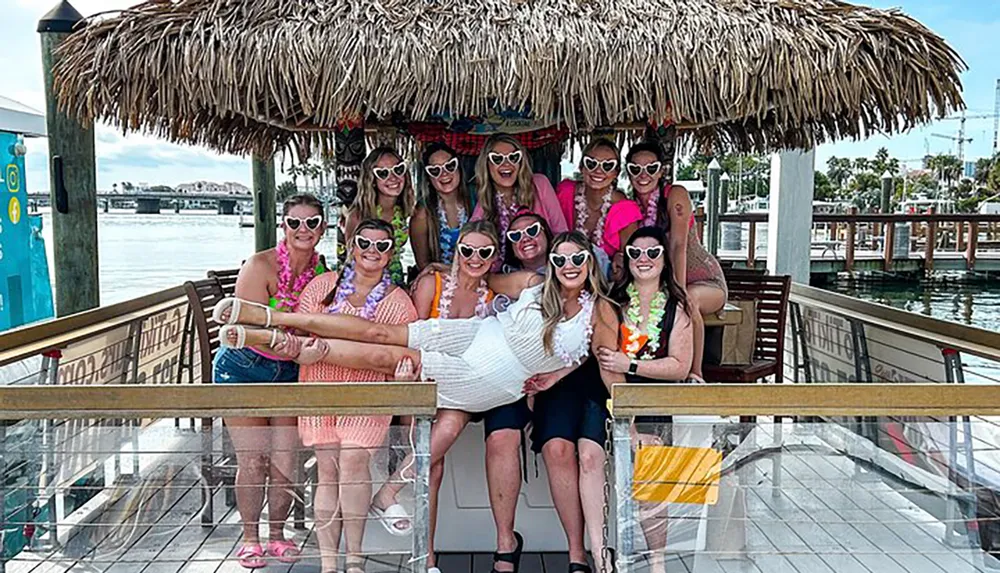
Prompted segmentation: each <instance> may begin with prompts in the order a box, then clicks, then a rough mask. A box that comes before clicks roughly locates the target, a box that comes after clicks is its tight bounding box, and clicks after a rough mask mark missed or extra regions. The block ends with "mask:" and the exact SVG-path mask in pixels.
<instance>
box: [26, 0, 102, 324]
mask: <svg viewBox="0 0 1000 573" xmlns="http://www.w3.org/2000/svg"><path fill="white" fill-rule="evenodd" d="M82 20H83V16H81V15H80V13H79V12H77V11H76V9H75V8H73V6H71V5H70V4H69V2H66V1H62V2H60V3H59V4H58V5H56V7H55V8H53V9H52V10H51V11H50V12H49V13H48V14H46V15H45V16H43V17H42V19H41V20H39V22H38V28H37V31H38V33H39V35H40V36H41V45H42V75H43V77H44V80H45V123H46V126H47V128H48V143H49V189H50V194H51V204H52V205H53V206H54V208H53V209H52V243H53V247H52V250H53V253H54V258H55V261H54V263H55V264H54V265H53V267H54V269H55V280H56V284H55V299H56V315H57V316H59V317H63V316H67V315H70V314H75V313H78V312H82V311H85V310H89V309H91V308H95V307H97V306H100V303H101V300H100V284H99V281H98V276H99V274H98V273H99V271H98V264H97V175H96V173H97V172H96V169H95V160H94V124H93V122H86V123H80V122H77V121H76V120H75V119H72V118H70V117H69V116H67V115H66V114H65V113H63V112H62V111H61V110H60V109H59V105H58V102H57V101H56V86H55V85H54V80H53V76H52V70H53V68H54V67H55V65H56V63H57V62H58V60H59V58H58V57H57V56H56V55H55V51H56V49H57V48H58V47H59V45H60V44H62V42H63V40H65V39H66V37H67V36H68V35H69V33H70V32H72V31H73V30H74V28H75V27H76V26H77V25H78V24H79V23H80V22H81V21H82Z"/></svg>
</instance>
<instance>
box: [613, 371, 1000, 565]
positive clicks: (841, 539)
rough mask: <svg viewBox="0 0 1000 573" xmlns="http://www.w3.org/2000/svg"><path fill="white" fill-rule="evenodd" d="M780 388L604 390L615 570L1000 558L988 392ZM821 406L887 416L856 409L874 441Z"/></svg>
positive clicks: (999, 478) (845, 413)
mask: <svg viewBox="0 0 1000 573" xmlns="http://www.w3.org/2000/svg"><path fill="white" fill-rule="evenodd" d="M861 388H872V389H873V390H874V395H872V396H868V397H866V396H864V395H863V390H861ZM965 388H966V389H970V390H973V391H975V390H977V389H976V388H969V387H965ZM786 389H788V387H787V386H786V387H784V388H774V387H771V388H761V387H756V388H754V387H750V388H747V387H742V388H741V387H738V386H725V387H711V386H702V387H700V388H690V387H689V388H683V389H680V390H681V392H680V393H678V392H675V391H674V390H675V389H671V388H665V389H664V391H663V392H661V393H657V392H659V390H657V389H655V388H649V389H648V390H647V389H642V390H639V391H636V390H635V389H629V395H625V394H623V393H622V392H621V391H619V388H616V394H615V404H616V406H615V422H614V426H615V429H614V451H613V455H614V476H615V480H616V481H615V485H616V488H615V490H616V494H617V495H616V500H615V503H614V504H613V506H612V508H611V512H612V513H613V514H614V517H613V519H614V524H615V529H616V532H617V540H616V542H615V543H614V544H613V545H616V546H617V548H618V555H617V564H618V566H619V571H623V572H630V571H631V572H636V571H643V572H645V571H649V572H653V573H663V572H665V571H698V572H701V571H706V572H730V571H749V572H754V573H756V572H761V573H765V572H771V571H794V572H799V573H801V572H803V571H810V573H812V572H813V571H815V572H828V571H830V572H840V571H858V572H881V571H897V572H942V573H944V572H948V573H951V572H957V571H968V572H981V571H990V570H996V569H997V568H1000V559H998V558H1000V523H998V522H1000V496H998V493H1000V472H998V471H997V468H998V462H1000V454H998V452H1000V448H998V445H1000V432H998V427H1000V426H998V421H1000V418H997V417H996V415H997V414H998V413H1000V412H997V411H996V408H995V407H993V406H992V405H989V404H986V403H984V404H982V405H981V406H980V407H979V408H977V407H975V405H976V404H975V403H976V402H977V401H983V400H991V401H992V402H990V403H991V404H996V403H997V402H996V400H997V399H998V398H1000V392H992V394H991V393H990V392H991V391H993V390H995V389H994V388H987V389H986V390H988V391H987V392H985V393H981V392H980V393H976V392H973V393H969V392H964V391H963V392H955V390H956V389H955V388H954V387H953V388H948V387H943V386H939V385H933V386H932V385H921V386H916V385H892V386H888V387H887V386H886V385H870V386H868V385H866V386H861V385H857V386H840V385H838V386H833V385H829V386H826V387H820V388H816V387H814V388H812V389H810V388H805V389H803V388H791V391H792V392H791V393H789V392H786V391H785V390H786ZM813 389H815V390H818V391H817V392H807V393H803V392H797V393H796V391H799V390H813ZM949 391H950V395H949ZM644 392H645V393H644ZM696 392H702V394H701V395H700V397H699V396H696V394H695V393H696ZM727 394H728V397H727V396H726V395H727ZM838 395H839V398H838ZM894 397H895V399H894ZM619 403H621V404H622V406H621V407H618V404H619ZM668 404H669V405H668ZM713 408H714V409H715V410H716V411H718V412H720V414H723V415H709V414H710V412H711V411H712V410H713ZM921 408H923V409H925V410H926V411H927V413H928V414H932V415H923V416H916V415H915V414H917V413H919V410H920V409H921ZM948 409H951V410H953V411H954V412H955V414H956V416H947V415H941V413H942V412H943V411H946V410H948ZM796 410H798V411H801V412H803V415H799V416H796V415H794V411H796ZM824 410H826V411H828V412H829V413H830V414H837V415H840V417H843V418H848V417H851V416H853V415H855V414H862V413H866V412H867V413H872V414H883V413H885V414H890V413H891V414H895V415H893V416H865V419H866V420H871V424H872V425H873V428H874V430H875V432H876V433H877V434H879V435H881V436H882V439H878V440H873V439H871V438H870V437H869V436H867V435H865V434H864V433H860V432H858V431H857V428H855V427H852V426H850V425H846V424H844V423H842V422H841V421H840V420H837V419H831V418H830V417H828V416H825V415H822V414H823V413H824V412H823V411H824ZM893 410H896V411H895V412H893ZM768 411H771V412H772V413H775V414H778V413H780V414H782V416H780V417H774V416H763V415H761V416H759V417H756V418H754V417H749V415H750V414H752V413H761V414H764V413H767V412H768ZM977 411H980V412H981V413H982V414H983V415H981V416H973V415H971V414H974V413H976V412H977ZM677 412H679V413H677ZM632 413H634V414H642V415H641V416H640V417H637V418H633V417H632V416H630V415H623V414H632ZM675 413H676V414H675ZM739 414H746V416H743V417H742V418H741V416H740V415H739ZM966 414H970V415H966Z"/></svg>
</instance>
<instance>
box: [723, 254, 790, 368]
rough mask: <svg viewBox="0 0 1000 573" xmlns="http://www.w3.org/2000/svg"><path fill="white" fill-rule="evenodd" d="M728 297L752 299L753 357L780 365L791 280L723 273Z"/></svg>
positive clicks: (783, 348) (782, 277) (782, 355)
mask: <svg viewBox="0 0 1000 573" xmlns="http://www.w3.org/2000/svg"><path fill="white" fill-rule="evenodd" d="M726 283H727V284H728V286H729V299H730V300H753V301H756V305H757V333H756V337H755V338H756V343H755V345H754V356H753V357H754V359H755V360H775V361H777V363H778V366H779V370H778V371H779V372H780V371H781V370H780V367H781V365H782V362H783V357H784V354H785V322H786V319H787V317H788V294H789V291H790V290H791V284H792V279H791V277H789V276H788V275H783V276H775V275H764V274H757V273H750V272H741V271H730V272H727V273H726Z"/></svg>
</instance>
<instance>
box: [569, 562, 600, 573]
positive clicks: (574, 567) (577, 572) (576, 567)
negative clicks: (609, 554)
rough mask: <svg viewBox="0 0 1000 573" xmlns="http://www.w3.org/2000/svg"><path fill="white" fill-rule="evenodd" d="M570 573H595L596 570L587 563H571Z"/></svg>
mask: <svg viewBox="0 0 1000 573" xmlns="http://www.w3.org/2000/svg"><path fill="white" fill-rule="evenodd" d="M569 573H594V570H593V569H591V568H590V565H587V564H586V563H570V564H569Z"/></svg>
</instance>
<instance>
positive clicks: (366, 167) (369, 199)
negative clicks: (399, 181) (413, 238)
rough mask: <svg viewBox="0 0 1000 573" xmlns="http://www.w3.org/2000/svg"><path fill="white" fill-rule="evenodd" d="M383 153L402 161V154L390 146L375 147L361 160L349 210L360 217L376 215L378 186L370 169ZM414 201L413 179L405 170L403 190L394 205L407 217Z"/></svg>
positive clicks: (411, 210) (373, 216)
mask: <svg viewBox="0 0 1000 573" xmlns="http://www.w3.org/2000/svg"><path fill="white" fill-rule="evenodd" d="M384 155H391V156H393V157H395V158H396V159H397V160H398V161H400V162H402V161H403V156H402V155H400V154H399V152H398V151H396V150H395V149H393V148H391V147H385V146H383V147H376V148H375V149H373V150H372V152H371V153H369V154H368V156H367V157H365V160H364V161H362V162H361V175H360V177H358V194H357V196H355V197H354V204H353V205H351V210H352V211H356V212H357V213H358V216H359V218H361V219H373V218H376V217H377V216H378V186H377V184H376V183H375V173H374V172H373V171H372V170H373V169H374V168H375V164H376V163H378V160H379V159H382V156H384ZM415 202H416V199H415V198H414V194H413V179H412V178H411V177H410V172H409V170H407V172H406V174H405V175H404V176H403V192H402V193H400V194H399V197H398V198H396V205H397V206H399V207H401V208H402V209H403V218H404V219H406V218H409V217H410V215H412V214H413V205H414V203H415Z"/></svg>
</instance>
